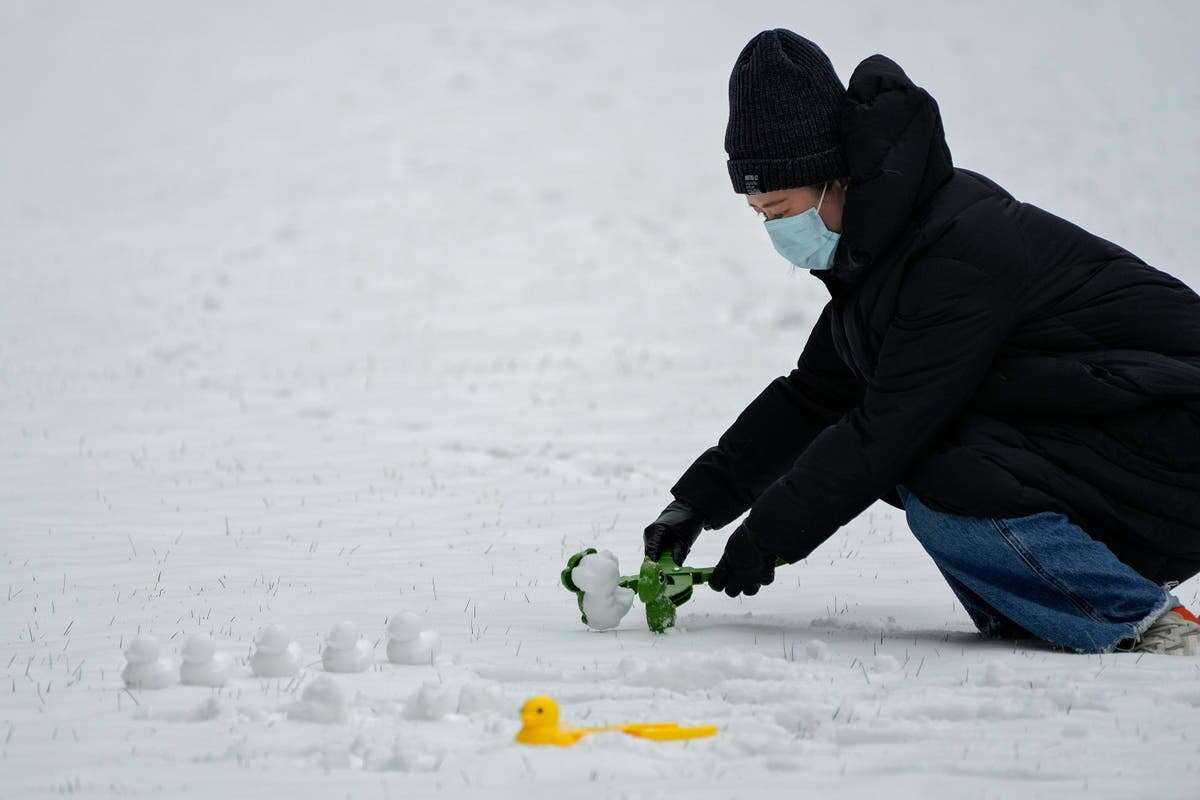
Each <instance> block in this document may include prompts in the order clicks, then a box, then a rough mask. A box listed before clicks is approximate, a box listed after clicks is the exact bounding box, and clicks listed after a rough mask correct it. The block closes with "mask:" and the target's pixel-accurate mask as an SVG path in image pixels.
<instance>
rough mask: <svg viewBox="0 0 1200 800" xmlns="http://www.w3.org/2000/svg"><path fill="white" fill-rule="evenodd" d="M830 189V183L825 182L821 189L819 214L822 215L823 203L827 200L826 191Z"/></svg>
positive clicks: (818, 200)
mask: <svg viewBox="0 0 1200 800" xmlns="http://www.w3.org/2000/svg"><path fill="white" fill-rule="evenodd" d="M828 188H829V181H825V185H824V186H822V187H821V196H820V197H819V198H817V213H818V214H820V213H821V203H822V202H824V200H825V190H826V189H828Z"/></svg>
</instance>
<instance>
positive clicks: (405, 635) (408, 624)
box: [388, 611, 421, 642]
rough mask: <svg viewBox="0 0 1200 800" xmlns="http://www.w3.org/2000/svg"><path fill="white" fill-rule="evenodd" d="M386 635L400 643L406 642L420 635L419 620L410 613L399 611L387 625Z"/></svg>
mask: <svg viewBox="0 0 1200 800" xmlns="http://www.w3.org/2000/svg"><path fill="white" fill-rule="evenodd" d="M388 635H389V636H391V637H392V638H393V639H395V640H397V641H400V642H408V641H411V640H413V639H416V638H417V637H418V636H420V635H421V618H420V617H418V616H417V615H416V614H414V613H412V612H411V611H401V612H400V613H399V614H397V615H395V616H394V617H392V621H391V622H390V623H389V624H388Z"/></svg>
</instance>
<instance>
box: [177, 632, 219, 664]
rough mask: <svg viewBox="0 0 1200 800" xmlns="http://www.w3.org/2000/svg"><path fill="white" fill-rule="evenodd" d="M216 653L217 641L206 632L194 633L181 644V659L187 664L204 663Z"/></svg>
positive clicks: (210, 659)
mask: <svg viewBox="0 0 1200 800" xmlns="http://www.w3.org/2000/svg"><path fill="white" fill-rule="evenodd" d="M216 654H217V643H216V642H214V641H213V639H212V637H211V636H209V635H208V634H207V633H194V634H192V635H191V636H190V637H188V640H187V643H186V644H185V645H184V646H183V651H182V655H183V660H184V661H186V662H187V663H189V664H205V663H207V662H209V661H212V659H213V656H215V655H216Z"/></svg>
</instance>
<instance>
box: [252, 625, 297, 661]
mask: <svg viewBox="0 0 1200 800" xmlns="http://www.w3.org/2000/svg"><path fill="white" fill-rule="evenodd" d="M291 643H292V635H291V634H290V633H288V629H287V628H285V627H284V626H282V625H279V624H273V625H268V626H267V627H265V628H263V629H262V630H261V631H259V634H258V638H256V639H255V640H254V646H255V647H256V648H257V649H258V652H260V653H264V654H267V655H280V654H282V653H285V652H287V649H288V645H290V644H291Z"/></svg>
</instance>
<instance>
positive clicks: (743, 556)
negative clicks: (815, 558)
mask: <svg viewBox="0 0 1200 800" xmlns="http://www.w3.org/2000/svg"><path fill="white" fill-rule="evenodd" d="M774 580H775V559H774V558H773V557H771V556H769V555H767V554H766V553H764V552H763V551H762V550H760V549H758V546H757V545H755V544H754V541H753V540H752V539H751V536H750V529H749V528H747V527H746V523H744V522H743V523H742V524H741V525H739V526H738V527H737V530H735V531H734V532H733V534H732V535H731V536H730V537H729V541H727V542H726V543H725V553H724V555H722V556H721V560H720V561H718V562H717V566H716V567H714V568H713V572H712V577H710V578H709V579H708V585H709V586H711V587H712V588H713V589H715V590H716V591H718V592H720V591H724V592H725V594H727V595H729V596H730V597H737V596H738V595H739V594H745V595H747V596H749V595H755V594H758V590H759V588H760V587H762V586H766V585H767V584H769V583H771V582H772V581H774Z"/></svg>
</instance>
